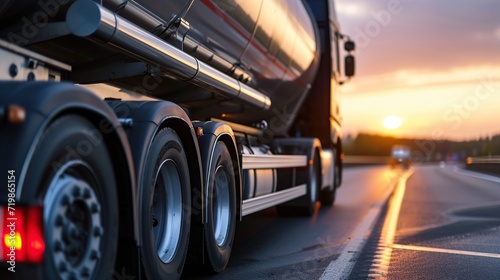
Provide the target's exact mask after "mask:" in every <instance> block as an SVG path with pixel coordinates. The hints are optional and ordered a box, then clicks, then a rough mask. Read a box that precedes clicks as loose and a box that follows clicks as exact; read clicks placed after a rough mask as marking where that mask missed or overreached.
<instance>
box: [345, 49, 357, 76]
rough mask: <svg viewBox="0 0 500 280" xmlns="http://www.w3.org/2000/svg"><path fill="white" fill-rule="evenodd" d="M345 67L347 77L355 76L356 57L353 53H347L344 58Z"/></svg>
mask: <svg viewBox="0 0 500 280" xmlns="http://www.w3.org/2000/svg"><path fill="white" fill-rule="evenodd" d="M344 67H345V71H344V72H345V75H346V76H347V77H349V78H350V77H352V76H354V69H355V59H354V56H353V55H350V54H348V55H346V56H345V58H344Z"/></svg>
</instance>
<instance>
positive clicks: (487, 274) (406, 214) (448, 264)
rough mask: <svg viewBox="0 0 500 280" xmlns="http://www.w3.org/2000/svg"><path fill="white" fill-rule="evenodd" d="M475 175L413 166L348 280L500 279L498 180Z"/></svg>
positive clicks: (449, 169) (452, 167)
mask: <svg viewBox="0 0 500 280" xmlns="http://www.w3.org/2000/svg"><path fill="white" fill-rule="evenodd" d="M466 174H469V173H466ZM474 176H475V177H471V176H469V175H465V174H464V172H463V171H460V169H458V168H457V167H455V166H444V167H443V166H437V165H436V166H417V167H415V168H414V173H413V175H412V176H411V177H410V178H409V179H408V181H407V182H406V185H402V186H398V188H400V187H401V188H403V189H404V196H403V198H402V199H401V201H400V202H399V203H400V205H399V206H398V205H397V203H394V201H393V199H391V201H390V202H389V203H388V208H387V213H385V214H386V215H384V216H382V217H381V219H380V220H379V222H378V223H377V226H376V227H375V229H374V230H373V234H372V237H371V238H370V239H369V241H368V242H367V244H366V246H365V248H364V250H363V252H362V254H361V257H360V259H359V260H358V262H357V263H356V265H355V267H354V269H353V271H352V273H351V275H350V277H349V278H350V279H378V278H387V279H500V270H499V268H500V183H499V182H500V180H499V179H496V180H495V181H490V180H485V179H481V178H482V177H486V176H482V175H474ZM476 177H477V178H476ZM396 192H397V190H396ZM398 208H399V209H398ZM394 209H396V210H397V211H392V210H394ZM391 212H392V213H391ZM396 212H397V213H396ZM394 213H396V214H394ZM391 216H393V217H394V216H396V217H397V221H396V222H394V224H395V227H394V229H393V230H392V231H393V232H392V233H388V232H387V231H388V230H387V225H388V224H389V223H388V222H387V221H389V220H390V219H391ZM388 236H391V238H392V239H391V238H389V239H388V238H387V237H388Z"/></svg>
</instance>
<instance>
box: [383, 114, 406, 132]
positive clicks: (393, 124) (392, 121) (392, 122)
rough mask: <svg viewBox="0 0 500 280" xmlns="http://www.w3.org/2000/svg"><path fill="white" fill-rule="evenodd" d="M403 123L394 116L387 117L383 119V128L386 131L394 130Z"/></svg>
mask: <svg viewBox="0 0 500 280" xmlns="http://www.w3.org/2000/svg"><path fill="white" fill-rule="evenodd" d="M402 123H403V120H401V118H398V117H396V116H387V117H385V119H384V126H385V128H387V129H396V128H398V127H400V126H401V124H402Z"/></svg>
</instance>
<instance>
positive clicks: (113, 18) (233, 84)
mask: <svg viewBox="0 0 500 280" xmlns="http://www.w3.org/2000/svg"><path fill="white" fill-rule="evenodd" d="M66 21H67V24H68V27H69V29H70V31H71V32H72V33H73V34H74V35H76V36H80V37H88V36H91V37H93V38H95V39H99V40H102V41H104V42H107V43H108V44H110V45H112V46H114V47H116V48H118V49H120V50H122V51H124V52H126V53H128V54H129V55H130V56H132V57H136V58H138V59H140V60H143V61H146V62H148V63H151V64H152V65H156V66H158V67H159V68H161V69H162V70H163V71H165V72H166V73H168V74H170V75H172V76H174V77H176V78H178V79H180V80H185V81H189V82H190V83H193V84H195V85H197V86H201V87H203V88H205V89H208V90H210V91H213V92H215V93H218V94H221V95H223V96H224V97H227V98H236V99H237V100H240V101H242V102H243V103H245V104H248V105H253V106H256V107H259V108H261V109H269V108H270V105H271V102H270V99H269V97H267V96H265V95H264V94H262V93H259V92H258V91H256V90H254V89H252V88H250V87H248V86H246V85H244V84H241V83H240V82H239V81H236V80H234V79H232V78H230V77H228V76H227V75H225V74H223V73H220V72H219V71H217V70H216V69H214V68H213V67H211V66H209V65H206V64H205V63H203V62H201V61H198V60H197V59H196V58H194V57H192V56H190V55H188V54H186V53H184V52H182V51H181V50H179V49H176V48H175V47H173V46H172V45H170V44H168V43H166V42H164V41H162V40H161V39H159V38H158V37H156V36H154V35H152V34H150V33H148V32H147V31H145V30H143V29H142V28H140V27H138V26H137V25H135V24H133V23H131V22H129V21H128V20H126V19H123V18H121V17H120V16H118V15H116V14H114V13H112V12H111V11H109V10H107V9H106V8H104V7H102V6H100V5H98V4H96V3H94V2H90V1H82V0H81V1H77V2H75V3H74V4H73V5H72V6H71V7H70V9H69V10H68V13H67V15H66Z"/></svg>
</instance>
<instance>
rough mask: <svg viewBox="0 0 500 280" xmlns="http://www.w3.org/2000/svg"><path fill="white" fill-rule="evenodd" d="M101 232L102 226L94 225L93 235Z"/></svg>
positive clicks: (98, 234) (99, 234)
mask: <svg viewBox="0 0 500 280" xmlns="http://www.w3.org/2000/svg"><path fill="white" fill-rule="evenodd" d="M102 232H103V230H102V227H99V226H96V227H94V236H95V237H98V236H101V235H102Z"/></svg>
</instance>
